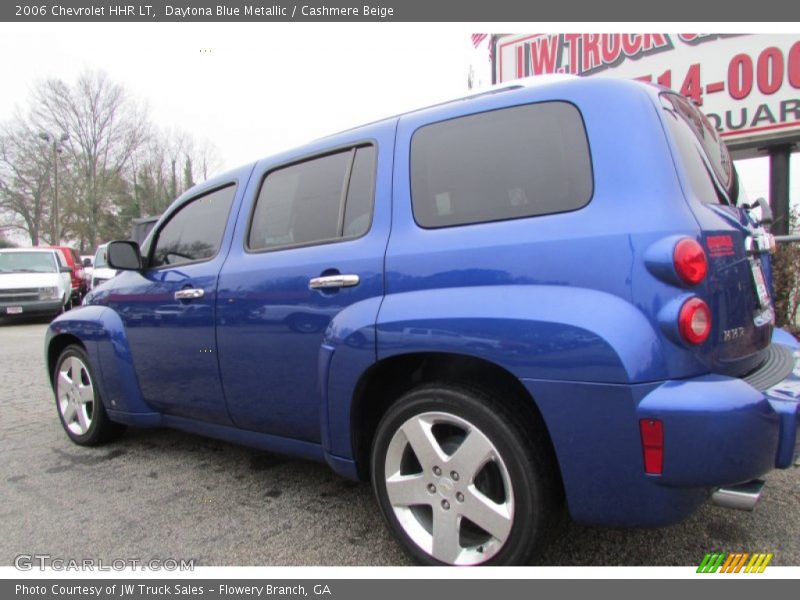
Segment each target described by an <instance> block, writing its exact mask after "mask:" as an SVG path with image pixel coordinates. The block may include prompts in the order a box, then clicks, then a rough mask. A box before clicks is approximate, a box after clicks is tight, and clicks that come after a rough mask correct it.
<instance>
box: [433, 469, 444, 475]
mask: <svg viewBox="0 0 800 600" xmlns="http://www.w3.org/2000/svg"><path fill="white" fill-rule="evenodd" d="M433 474H434V475H436V476H437V477H438V476H439V475H441V474H442V470H441V469H440V468H439V467H433Z"/></svg>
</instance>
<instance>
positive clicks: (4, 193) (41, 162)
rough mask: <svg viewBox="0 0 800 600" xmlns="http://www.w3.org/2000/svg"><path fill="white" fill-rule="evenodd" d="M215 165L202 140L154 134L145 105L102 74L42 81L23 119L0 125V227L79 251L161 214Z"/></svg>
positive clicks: (181, 134) (215, 157) (214, 154)
mask: <svg viewBox="0 0 800 600" xmlns="http://www.w3.org/2000/svg"><path fill="white" fill-rule="evenodd" d="M43 137H44V138H46V139H42V138H43ZM53 140H56V142H57V143H52V141H53ZM59 149H60V150H61V153H58V152H57V150H59ZM54 161H57V165H58V210H57V211H55V210H53V208H54V206H53V205H54V204H55V202H54V197H55V190H54V187H55V179H56V178H55V177H54V175H55V172H54V171H55V169H54V166H55V165H54ZM220 164H221V161H220V160H219V158H218V154H217V151H216V149H215V148H214V146H213V145H212V144H210V143H209V142H207V141H206V142H203V144H202V145H198V144H197V143H196V142H195V140H194V139H193V137H192V136H191V135H190V134H188V133H186V132H184V131H180V130H162V131H159V130H157V129H155V128H154V127H152V126H151V125H150V122H149V121H148V119H147V111H146V109H145V108H144V106H143V105H142V104H141V103H138V102H136V101H134V100H133V99H131V98H130V97H129V96H128V94H127V93H126V91H125V89H124V88H123V87H122V86H121V85H119V84H116V83H114V82H113V81H111V80H110V79H109V78H108V76H107V75H106V74H105V73H102V72H86V73H84V74H83V75H81V76H80V77H79V78H78V80H77V81H76V82H75V83H74V84H68V83H65V82H64V81H62V80H60V79H51V80H47V81H43V82H41V83H40V84H38V85H37V86H36V88H35V89H34V93H33V96H32V99H31V108H30V110H29V112H28V113H26V114H25V116H20V115H18V116H16V117H15V118H14V119H13V120H11V121H10V122H8V123H6V124H5V125H2V126H0V227H6V228H8V227H11V228H16V229H21V230H24V231H25V232H26V233H27V234H28V235H29V236H30V238H31V243H32V244H34V245H35V244H38V243H40V242H42V241H47V242H51V243H52V242H53V238H54V237H56V234H55V233H54V231H55V229H59V233H60V236H58V237H60V239H62V240H70V241H77V242H78V243H79V245H80V248H81V250H84V251H86V250H89V249H92V248H94V247H95V246H96V245H97V244H98V243H101V242H103V241H107V240H108V239H111V238H114V237H119V236H127V235H128V234H129V229H128V228H129V226H130V221H131V219H134V218H136V217H141V216H150V215H157V214H159V213H161V212H163V211H164V209H165V208H166V207H167V206H168V205H169V204H170V203H171V202H172V201H173V200H174V199H175V198H176V197H177V196H179V195H180V194H182V193H183V192H185V191H186V190H187V189H188V188H189V187H191V186H193V185H194V183H195V182H196V181H202V180H204V179H207V178H208V177H209V176H210V175H211V174H213V173H214V172H215V171H217V170H218V169H219V167H220ZM56 214H58V216H59V226H58V227H55V220H54V217H55V215H56Z"/></svg>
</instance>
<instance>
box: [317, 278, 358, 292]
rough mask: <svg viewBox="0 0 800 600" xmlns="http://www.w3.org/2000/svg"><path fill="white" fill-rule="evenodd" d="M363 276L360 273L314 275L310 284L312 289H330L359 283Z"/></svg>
mask: <svg viewBox="0 0 800 600" xmlns="http://www.w3.org/2000/svg"><path fill="white" fill-rule="evenodd" d="M360 281H361V278H360V277H359V276H358V275H326V276H325V277H314V278H312V279H311V280H310V281H309V282H308V285H309V287H310V288H311V289H312V290H330V289H335V288H343V287H353V286H354V285H358V284H359V282H360Z"/></svg>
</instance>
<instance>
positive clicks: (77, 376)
mask: <svg viewBox="0 0 800 600" xmlns="http://www.w3.org/2000/svg"><path fill="white" fill-rule="evenodd" d="M82 368H83V363H81V361H80V360H78V359H77V358H76V357H74V356H73V357H72V358H70V359H69V376H70V379H72V383H80V382H81V369H82Z"/></svg>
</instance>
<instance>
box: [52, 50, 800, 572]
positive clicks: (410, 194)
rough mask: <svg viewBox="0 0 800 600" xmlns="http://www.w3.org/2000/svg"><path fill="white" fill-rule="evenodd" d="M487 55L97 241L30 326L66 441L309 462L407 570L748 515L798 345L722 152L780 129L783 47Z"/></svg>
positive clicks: (759, 213) (759, 144) (751, 207)
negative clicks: (197, 446) (580, 528)
mask: <svg viewBox="0 0 800 600" xmlns="http://www.w3.org/2000/svg"><path fill="white" fill-rule="evenodd" d="M484 37H485V36H484ZM474 39H475V38H474ZM490 41H491V46H492V50H493V53H492V56H493V66H494V79H495V81H496V82H497V83H498V85H497V86H495V87H493V88H489V89H486V90H474V91H473V93H472V94H471V95H469V96H467V97H463V98H459V99H457V100H454V101H450V102H443V103H440V104H436V105H434V106H430V107H426V108H419V109H417V110H411V111H408V112H405V113H403V114H400V115H397V116H393V117H388V118H384V119H382V120H378V121H375V122H371V123H369V124H367V125H363V126H360V127H355V128H352V129H348V130H346V131H344V132H341V133H338V134H334V135H330V136H328V137H325V138H322V139H319V140H317V141H314V142H312V143H309V144H306V145H303V146H300V147H296V148H293V149H286V150H285V151H283V152H280V153H278V154H275V155H273V156H269V157H267V158H261V159H258V160H254V162H250V163H248V164H246V165H244V166H241V167H239V168H237V169H233V170H231V171H229V172H227V173H224V174H221V175H218V176H215V177H212V178H210V179H209V180H207V181H205V182H203V183H201V184H198V185H196V186H194V187H192V188H191V189H189V190H188V191H186V192H185V193H184V194H182V195H181V196H180V197H179V198H178V199H177V200H175V201H174V202H173V203H172V204H171V205H170V206H169V208H167V209H166V211H165V212H164V213H163V215H161V217H160V218H159V219H158V222H157V223H156V224H155V225H154V227H153V229H152V231H151V232H150V233H149V235H148V236H147V238H146V239H145V240H144V241H143V242H142V244H141V245H140V244H139V243H136V242H133V241H119V240H118V241H111V242H109V243H108V244H107V245H106V246H105V247H104V248H105V253H106V261H107V266H108V267H109V268H110V269H112V270H114V271H115V272H116V273H117V274H116V275H115V276H114V277H113V278H112V279H109V280H108V281H105V282H104V283H101V284H99V285H97V286H96V287H94V288H93V289H92V290H91V291H90V292H89V293H88V294H87V295H86V298H85V300H84V302H83V306H81V307H79V308H76V309H73V310H70V311H68V312H66V313H64V314H62V315H60V316H58V317H57V318H56V319H55V320H53V321H52V323H50V325H49V327H48V331H47V335H46V341H45V354H46V361H47V372H48V374H49V377H50V381H51V383H52V387H53V390H54V393H55V401H56V407H57V413H58V418H59V419H60V421H61V424H62V425H63V428H64V430H65V432H66V435H67V436H69V438H70V439H71V440H72V441H74V442H75V443H76V444H79V445H84V446H94V445H98V444H101V443H107V442H111V441H113V440H115V439H116V438H118V437H119V436H120V435H122V434H123V432H124V430H125V428H126V427H127V426H136V427H172V428H176V429H181V430H185V431H189V432H193V433H197V434H202V435H205V436H210V437H214V438H219V439H222V440H227V441H231V442H237V443H241V444H245V445H249V446H252V447H255V448H259V449H263V450H267V451H271V452H278V453H283V454H288V455H292V456H296V457H301V458H305V459H309V460H314V461H320V462H324V463H327V465H329V466H330V467H331V469H333V470H334V471H335V472H336V473H337V474H338V475H340V476H341V477H343V478H348V479H351V480H360V481H370V482H371V485H372V487H373V488H374V494H375V497H376V499H377V502H378V505H379V507H380V512H381V514H382V516H383V519H384V521H385V523H386V526H387V527H388V529H389V531H391V533H392V534H393V536H394V538H395V539H396V540H397V542H398V543H399V544H400V546H402V548H403V549H404V550H405V551H406V553H407V554H408V555H409V556H410V557H411V558H412V559H413V560H414V561H416V562H419V563H422V564H430V565H509V564H527V563H529V562H530V561H532V560H535V559H536V557H537V556H540V555H541V553H542V552H544V551H545V549H546V548H547V546H548V543H549V542H550V541H551V540H552V539H553V536H554V533H555V532H556V531H557V529H558V526H559V524H560V523H561V521H562V519H561V517H562V516H563V515H569V517H570V518H572V519H573V520H575V521H577V522H579V523H586V524H592V525H600V526H610V527H618V526H626V527H653V526H662V525H667V524H671V523H676V522H678V521H681V520H683V519H686V518H688V517H689V516H691V515H692V514H693V513H695V511H697V510H698V508H699V507H700V506H701V505H703V504H704V503H706V502H707V501H712V502H714V503H715V504H717V505H720V506H723V507H727V508H739V509H745V510H752V509H753V508H755V506H756V503H757V502H758V501H759V500H760V498H761V495H762V489H763V487H764V481H763V479H762V478H763V477H764V476H765V475H767V474H768V473H770V472H771V471H773V470H774V469H790V468H792V467H793V466H794V465H795V464H796V461H797V459H798V451H799V450H800V445H799V444H798V423H799V421H800V419H799V417H798V410H799V409H798V407H799V406H800V344H798V341H797V340H796V339H795V338H794V337H793V336H792V335H791V334H790V333H789V332H788V331H785V330H784V329H781V328H780V327H777V326H776V304H775V295H774V290H773V279H774V274H775V273H774V272H773V266H774V265H773V257H774V254H775V252H776V241H775V237H774V235H773V233H772V232H771V231H770V229H769V228H770V225H771V224H772V221H773V216H774V214H773V213H774V211H773V210H771V209H770V205H769V204H768V203H767V202H766V201H765V200H763V199H761V200H757V199H750V198H748V197H747V195H746V191H745V189H744V186H743V185H742V182H741V180H740V178H739V174H738V173H737V169H736V167H735V165H734V162H733V158H732V154H731V151H730V150H729V147H730V148H731V149H732V150H733V152H742V153H745V154H747V153H754V154H757V153H760V152H764V149H765V148H767V149H769V148H770V147H771V144H773V143H776V141H781V142H782V143H783V144H784V146H785V143H786V140H787V139H788V140H793V139H794V140H795V141H796V140H797V134H798V131H800V118H799V117H800V101H799V100H798V97H797V96H798V89H800V40H798V38H797V37H791V36H737V37H732V36H697V35H666V34H648V35H644V34H639V35H617V34H607V35H605V34H604V35H599V34H598V35H594V34H574V35H572V34H559V35H517V36H504V35H493V36H491V37H490ZM698 49H703V52H702V53H698V52H697V50H698ZM706 49H707V50H708V52H705V50H706ZM699 57H701V58H699ZM540 74H542V75H541V76H538V77H526V76H529V75H540ZM595 74H597V75H598V76H594V75H595ZM601 75H603V76H601ZM607 75H614V76H613V77H611V76H607ZM671 88H674V89H671ZM286 93H291V90H289V91H287V92H286ZM319 110H324V106H322V107H320V108H319ZM782 147H783V146H782ZM254 158H255V157H254ZM784 225H785V224H784ZM54 418H55V417H54ZM711 550H712V549H702V551H698V553H699V556H698V557H697V560H700V559H701V558H702V555H703V554H704V553H705V552H708V551H711ZM771 556H772V555H771V554H770V558H771ZM740 559H741V557H739V558H737V562H736V564H737V565H738V564H739V562H740ZM731 560H733V559H731ZM743 561H744V559H741V562H743ZM715 564H716V562H715ZM759 564H760V565H762V566H766V565H765V564H764V563H763V562H762V563H759Z"/></svg>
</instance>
